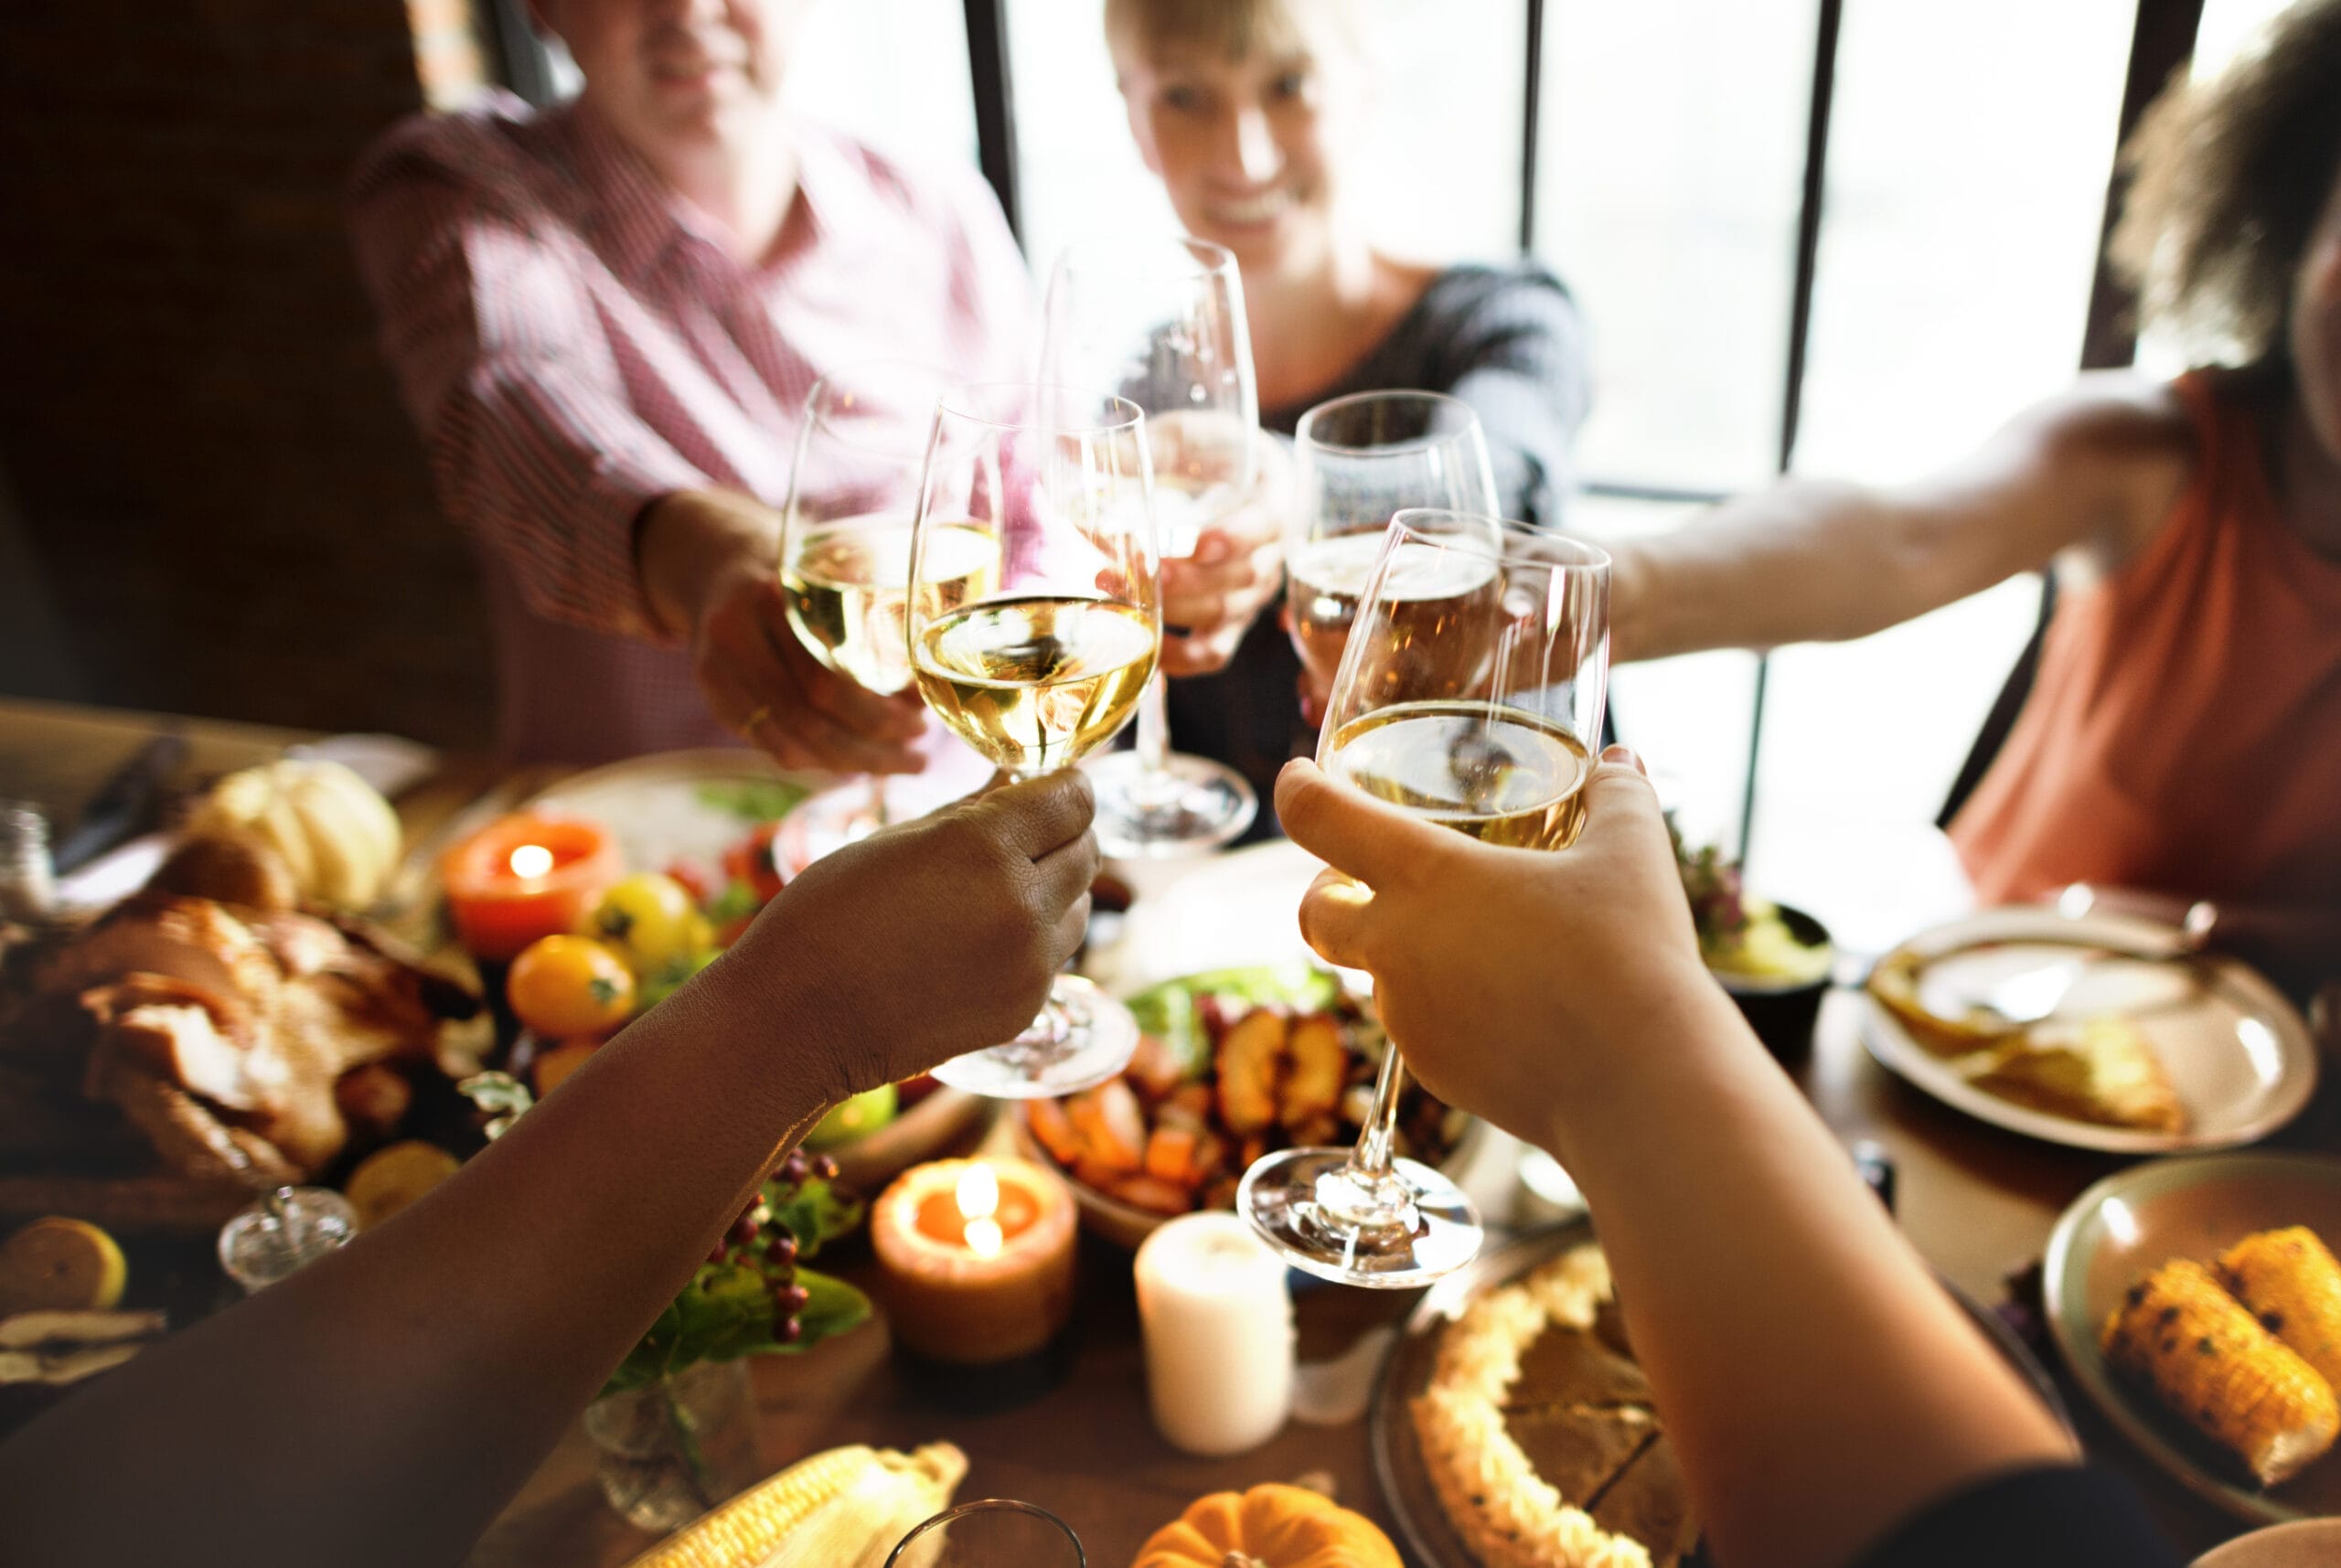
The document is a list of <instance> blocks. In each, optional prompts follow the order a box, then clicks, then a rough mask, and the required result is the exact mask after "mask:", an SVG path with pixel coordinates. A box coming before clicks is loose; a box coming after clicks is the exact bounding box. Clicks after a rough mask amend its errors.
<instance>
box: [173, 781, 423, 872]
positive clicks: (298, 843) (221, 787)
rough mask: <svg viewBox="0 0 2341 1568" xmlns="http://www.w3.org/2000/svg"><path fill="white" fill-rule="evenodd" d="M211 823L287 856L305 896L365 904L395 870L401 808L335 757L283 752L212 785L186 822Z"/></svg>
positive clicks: (197, 827) (196, 826) (196, 827)
mask: <svg viewBox="0 0 2341 1568" xmlns="http://www.w3.org/2000/svg"><path fill="white" fill-rule="evenodd" d="M214 824H219V825H225V826H229V827H241V828H243V829H245V830H246V831H248V832H251V833H254V834H257V835H259V836H260V837H262V838H264V839H266V840H267V841H268V843H269V846H270V847H271V848H273V849H275V851H276V852H277V853H278V854H280V855H282V856H283V857H284V863H285V864H286V865H287V866H289V867H291V868H292V870H293V880H294V884H295V885H296V886H297V887H299V888H300V890H301V891H302V893H303V894H304V895H305V897H309V898H314V899H317V900H321V901H324V902H326V903H329V904H337V905H339V906H340V907H342V908H344V909H353V910H357V909H364V908H365V907H366V906H367V905H369V904H370V903H372V902H373V901H375V900H376V899H377V898H379V897H380V896H381V893H382V891H383V889H384V888H385V887H386V886H387V885H388V884H389V882H390V875H391V873H392V872H393V871H395V870H396V869H398V863H399V854H400V851H401V848H402V839H401V834H400V831H399V818H398V813H396V812H394V811H392V810H391V809H390V802H389V801H387V800H384V799H383V798H382V797H381V796H380V795H378V794H377V793H375V790H374V786H373V785H371V784H368V783H367V782H366V781H365V780H364V779H361V778H359V777H358V775H357V774H356V773H351V772H350V771H349V770H348V769H347V768H346V767H344V766H342V765H341V764H340V763H334V762H327V761H325V760H324V759H322V758H310V757H284V758H281V759H279V760H278V761H276V762H273V763H263V764H262V765H261V766H259V767H256V768H246V769H244V770H243V771H242V772H241V773H230V774H229V775H228V776H227V777H226V778H223V779H221V780H220V781H219V783H218V784H214V785H213V786H212V788H211V794H210V795H209V797H208V798H207V799H206V800H205V801H204V803H203V804H202V805H200V806H199V807H198V808H197V810H196V814H195V817H194V820H193V821H192V822H190V823H189V824H188V827H189V828H190V829H191V830H192V831H194V832H197V833H200V832H202V831H203V830H204V829H205V828H206V827H210V826H212V825H214Z"/></svg>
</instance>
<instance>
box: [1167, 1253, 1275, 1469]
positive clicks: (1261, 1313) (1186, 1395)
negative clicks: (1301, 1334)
mask: <svg viewBox="0 0 2341 1568" xmlns="http://www.w3.org/2000/svg"><path fill="white" fill-rule="evenodd" d="M1135 1266H1136V1268H1137V1272H1138V1319H1139V1322H1140V1323H1141V1324H1142V1325H1143V1326H1144V1329H1145V1334H1146V1388H1147V1399H1148V1403H1149V1404H1150V1405H1151V1406H1152V1407H1153V1411H1154V1424H1155V1426H1156V1428H1157V1429H1158V1430H1160V1432H1161V1434H1162V1435H1163V1436H1164V1437H1165V1438H1167V1439H1169V1440H1170V1441H1171V1444H1172V1445H1175V1446H1177V1447H1181V1448H1184V1449H1186V1450H1187V1451H1188V1452H1189V1453H1191V1454H1240V1453H1242V1452H1243V1451H1244V1450H1245V1449H1246V1448H1256V1447H1257V1446H1259V1445H1261V1444H1263V1443H1265V1442H1267V1440H1268V1439H1269V1438H1271V1437H1273V1436H1275V1435H1276V1434H1277V1429H1278V1428H1279V1427H1281V1426H1283V1425H1284V1421H1285V1416H1286V1414H1287V1413H1288V1412H1289V1411H1290V1410H1291V1408H1292V1364H1293V1329H1292V1296H1291V1294H1290V1293H1289V1292H1288V1290H1287V1289H1286V1288H1285V1268H1284V1264H1283V1262H1282V1261H1281V1260H1279V1259H1278V1258H1277V1255H1276V1253H1273V1252H1271V1251H1269V1250H1268V1247H1267V1243H1264V1242H1262V1241H1261V1240H1260V1238H1259V1237H1257V1236H1256V1235H1254V1234H1253V1233H1252V1228H1251V1227H1250V1226H1249V1225H1247V1224H1246V1223H1245V1222H1244V1221H1242V1220H1240V1219H1238V1218H1237V1217H1236V1216H1235V1215H1233V1214H1226V1213H1216V1212H1207V1213H1200V1214H1182V1215H1181V1216H1180V1217H1179V1218H1177V1219H1175V1220H1172V1221H1170V1222H1169V1223H1168V1224H1165V1225H1163V1226H1161V1227H1160V1228H1159V1229H1157V1230H1156V1231H1155V1232H1154V1234H1152V1235H1150V1236H1149V1237H1147V1239H1146V1242H1145V1244H1144V1245H1142V1246H1140V1247H1139V1248H1138V1262H1137V1264H1136V1265H1135Z"/></svg>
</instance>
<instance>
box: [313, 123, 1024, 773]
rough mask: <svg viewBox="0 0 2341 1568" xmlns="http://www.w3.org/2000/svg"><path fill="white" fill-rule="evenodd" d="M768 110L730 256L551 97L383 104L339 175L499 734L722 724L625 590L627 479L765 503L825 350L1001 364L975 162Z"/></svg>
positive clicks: (597, 132)
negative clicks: (345, 183)
mask: <svg viewBox="0 0 2341 1568" xmlns="http://www.w3.org/2000/svg"><path fill="white" fill-rule="evenodd" d="M790 135H791V136H792V138H793V141H794V144H795V146H796V149H797V154H798V163H799V173H798V187H797V193H796V201H795V203H794V205H793V206H792V208H791V209H790V212H789V215H788V219H787V221H786V225H785V226H784V228H783V229H782V232H781V236H780V238H779V240H778V241H777V242H776V243H775V245H774V247H773V251H772V253H771V255H770V256H769V257H767V258H766V259H765V261H764V262H763V263H762V264H761V265H758V266H754V267H744V266H742V265H741V264H740V263H738V262H737V261H733V260H732V258H731V256H730V255H729V254H728V253H727V252H726V251H725V249H724V247H723V244H722V236H721V233H720V231H719V230H718V229H716V227H715V225H714V224H713V223H712V222H711V220H709V219H707V218H706V217H705V216H703V215H702V214H700V212H699V211H698V209H697V208H693V207H692V206H691V205H690V204H689V202H687V201H686V200H684V199H683V198H682V197H679V195H677V194H676V193H675V192H674V191H673V190H672V189H670V188H669V187H668V186H666V185H665V184H664V183H663V182H662V181H660V180H659V179H658V177H657V176H656V175H655V174H653V173H652V172H651V170H650V169H649V167H648V166H647V165H646V164H645V163H644V162H643V161H642V160H641V158H640V157H638V156H637V155H635V154H634V153H633V152H632V151H631V150H630V149H628V148H627V147H625V145H624V144H622V143H620V142H619V141H618V140H617V138H616V137H615V135H613V134H612V133H610V132H609V131H608V129H607V128H606V127H605V126H604V124H603V123H601V121H600V120H599V118H598V117H597V116H596V115H595V114H594V113H593V112H592V111H591V110H590V109H584V108H581V107H580V106H578V105H575V104H572V105H567V106H564V107H562V108H560V109H555V110H551V111H547V112H541V113H540V112H536V111H533V110H531V109H529V107H528V106H527V105H526V104H524V103H522V102H521V101H519V100H518V99H517V98H514V97H512V96H511V95H510V94H508V93H502V92H497V93H493V94H491V95H489V96H488V98H487V99H486V100H485V101H483V102H482V103H480V104H479V105H477V106H476V107H474V108H471V109H469V110H466V111H465V112H462V113H459V114H452V115H445V116H438V117H418V118H416V119H412V120H410V121H407V122H405V123H402V124H401V125H399V126H398V127H397V128H395V129H394V130H392V131H391V132H390V133H389V135H387V136H386V137H384V138H383V140H382V141H381V142H380V143H379V144H377V145H376V146H375V147H374V148H373V149H372V151H371V152H369V155H367V157H366V159H365V161H364V163H363V164H362V165H360V167H359V169H358V174H357V176H356V178H355V180H354V182H353V184H352V189H351V201H352V207H353V226H354V229H355V231H356V237H357V243H358V262H359V266H360V269H361V271H362V272H364V274H365V278H366V282H367V285H368V287H369V290H370V291H371V293H372V294H373V298H374V304H375V309H376V311H377V313H378V314H379V317H380V321H381V338H382V348H383V352H384V354H385V355H386V356H387V357H388V358H389V360H390V367H391V369H392V371H393V373H394V374H395V375H396V377H397V379H398V382H399V388H400V391H401V396H402V397H403V398H404V400H405V402H406V406H407V411H408V412H409V413H410V414H411V415H412V417H413V419H414V421H415V424H416V426H417V428H418V429H419V430H421V431H422V435H423V438H424V440H425V442H426V443H427V445H428V447H429V450H430V455H431V463H432V468H433V475H434V477H435V479H436V481H437V485H438V489H439V496H440V503H441V505H442V506H443V507H444V508H445V509H446V511H447V512H448V514H449V515H450V516H451V517H454V519H455V520H456V521H457V522H458V523H459V524H461V525H463V526H464V527H465V528H466V529H467V530H469V532H470V534H471V536H472V538H473V539H474V541H475V543H476V547H477V550H478V554H479V557H480V560H481V563H482V571H483V576H484V577H485V579H486V590H487V598H488V607H489V612H490V614H491V615H492V617H493V618H494V623H495V628H494V629H495V633H496V638H497V666H498V672H497V678H498V687H499V692H498V695H499V698H500V705H501V711H502V721H501V732H502V741H503V745H504V748H505V750H506V752H508V754H510V755H511V756H513V757H515V758H517V759H521V760H551V761H564V762H598V761H604V760H607V759H610V758H615V757H622V756H630V755H635V754H638V753H640V752H650V751H663V750H667V749H669V748H673V747H680V746H693V745H709V744H715V743H720V742H723V741H728V740H729V737H728V736H727V735H726V734H725V732H724V731H722V729H721V728H719V727H718V726H717V725H716V724H715V722H714V720H712V719H711V717H710V716H709V714H708V713H707V710H706V708H705V705H704V704H703V702H702V701H701V700H700V695H699V690H698V688H697V686H696V685H695V684H694V683H693V682H692V680H691V677H690V671H689V659H688V656H687V653H686V651H685V650H684V649H682V648H680V647H679V646H677V645H675V644H674V640H673V639H671V638H668V637H665V636H663V635H661V634H660V633H659V631H658V629H657V626H656V624H654V622H653V620H652V618H651V613H650V609H649V605H648V603H647V601H646V600H645V598H644V595H643V590H642V584H641V581H640V578H639V577H638V575H637V574H636V569H635V558H634V542H635V541H634V534H635V523H636V518H637V517H639V516H640V515H641V513H642V511H643V509H644V508H645V507H647V506H648V505H649V503H651V502H652V501H654V500H656V499H657V498H658V497H660V496H665V495H668V494H671V493H672V492H674V491H677V490H689V489H705V488H724V489H732V490H738V491H743V492H745V493H747V494H749V495H752V496H758V497H760V498H761V499H763V500H764V501H765V502H766V503H768V504H770V505H773V506H778V505H780V504H781V503H782V502H783V500H784V499H785V498H786V493H787V487H788V464H789V461H790V456H791V453H792V448H793V443H794V441H795V439H796V428H797V425H798V422H799V420H800V416H801V412H802V410H803V406H804V401H805V396H806V393H807V391H809V390H810V389H811V388H812V385H813V383H814V381H815V380H817V379H819V377H821V376H822V375H823V374H824V373H826V372H827V371H829V370H831V369H834V368H838V367H839V366H842V365H845V364H848V363H850V362H852V361H855V360H861V359H872V358H896V359H916V360H924V361H926V362H928V363H931V364H935V365H939V366H941V367H943V368H946V369H948V370H950V371H952V372H953V373H954V374H957V375H960V376H964V377H965V378H966V379H970V380H979V379H999V378H1007V377H1014V376H1017V375H1019V374H1021V373H1022V371H1023V368H1024V367H1023V358H1024V355H1025V352H1026V345H1027V341H1028V338H1029V332H1030V325H1031V313H1032V299H1031V290H1032V283H1031V277H1030V274H1029V273H1028V272H1026V271H1025V267H1024V262H1023V259H1022V257H1021V255H1020V254H1019V253H1018V251H1017V249H1016V244H1015V241H1014V240H1013V239H1012V238H1011V237H1010V234H1009V232H1008V229H1007V225H1006V224H1005V223H1003V222H1002V221H1001V219H1000V215H999V207H998V206H997V205H996V204H995V203H994V201H993V199H992V197H991V193H990V190H989V187H986V186H985V185H984V184H983V183H982V181H981V179H980V178H979V177H978V176H977V175H976V173H975V171H974V170H973V169H970V168H965V167H948V168H942V167H938V168H918V169H914V168H912V167H910V166H908V165H903V164H902V163H898V162H895V161H893V160H892V159H889V158H885V157H882V156H881V155H878V154H876V153H874V152H871V150H869V149H868V148H866V147H864V146H861V144H857V143H854V142H851V141H849V140H847V139H845V138H843V137H841V136H839V135H837V134H835V133H830V132H827V131H823V130H819V129H817V128H815V127H812V126H809V125H804V124H801V123H800V124H796V125H793V126H792V127H791V128H790Z"/></svg>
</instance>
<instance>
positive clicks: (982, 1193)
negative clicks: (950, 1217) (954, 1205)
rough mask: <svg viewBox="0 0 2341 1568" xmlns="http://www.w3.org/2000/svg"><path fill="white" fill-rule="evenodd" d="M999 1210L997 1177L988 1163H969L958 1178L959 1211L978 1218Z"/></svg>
mask: <svg viewBox="0 0 2341 1568" xmlns="http://www.w3.org/2000/svg"><path fill="white" fill-rule="evenodd" d="M959 1212H960V1213H962V1214H964V1215H966V1216H967V1218H968V1219H970V1220H980V1219H983V1218H985V1217H986V1216H987V1215H990V1214H995V1213H997V1212H999V1177H998V1176H996V1175H994V1174H993V1173H992V1168H991V1167H989V1166H988V1165H971V1166H969V1167H968V1168H967V1173H966V1174H965V1175H963V1176H961V1177H960V1178H959Z"/></svg>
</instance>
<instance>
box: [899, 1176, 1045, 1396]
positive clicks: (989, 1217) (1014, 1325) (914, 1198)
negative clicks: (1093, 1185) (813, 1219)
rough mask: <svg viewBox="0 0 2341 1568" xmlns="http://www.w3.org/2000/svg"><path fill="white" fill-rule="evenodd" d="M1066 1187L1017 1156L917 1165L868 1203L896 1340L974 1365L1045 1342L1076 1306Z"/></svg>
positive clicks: (1023, 1353)
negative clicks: (870, 1206) (877, 1198)
mask: <svg viewBox="0 0 2341 1568" xmlns="http://www.w3.org/2000/svg"><path fill="white" fill-rule="evenodd" d="M1074 1219H1075V1215H1074V1205H1073V1195H1072V1193H1070V1192H1069V1191H1067V1190H1066V1189H1065V1185H1064V1182H1062V1181H1060V1180H1058V1179H1056V1178H1055V1177H1054V1176H1052V1175H1051V1174H1049V1173H1048V1172H1047V1171H1045V1170H1042V1168H1040V1167H1038V1166H1036V1165H1032V1164H1030V1163H1029V1162H1027V1161H1024V1160H1021V1159H946V1160H937V1161H935V1163H934V1164H932V1165H920V1166H914V1167H912V1168H910V1169H908V1170H906V1171H904V1172H903V1174H902V1175H901V1176H899V1177H897V1178H895V1179H894V1184H893V1186H891V1187H889V1188H887V1189H886V1190H885V1192H884V1193H883V1194H882V1196H881V1197H880V1198H879V1200H878V1201H877V1203H876V1204H875V1205H874V1206H873V1207H872V1208H871V1211H870V1243H871V1248H872V1249H873V1250H874V1251H875V1252H876V1253H877V1254H878V1267H879V1273H880V1275H881V1288H880V1293H879V1294H880V1297H881V1299H882V1302H883V1304H884V1306H885V1309H886V1322H887V1326H888V1327H889V1328H891V1329H892V1331H893V1336H894V1339H895V1340H896V1341H897V1342H898V1343H900V1344H902V1345H903V1346H905V1347H906V1348H908V1349H913V1350H915V1351H917V1352H919V1353H920V1354H921V1355H924V1356H926V1357H928V1358H930V1359H931V1360H938V1361H952V1362H957V1363H959V1364H961V1365H965V1366H981V1365H986V1364H989V1363H990V1362H994V1361H1006V1360H1014V1359H1015V1358H1016V1357H1019V1356H1026V1355H1030V1354H1032V1352H1033V1351H1035V1350H1038V1349H1041V1348H1042V1346H1043V1345H1046V1344H1047V1343H1048V1342H1049V1341H1050V1340H1051V1339H1053V1338H1055V1336H1056V1333H1057V1330H1059V1329H1060V1328H1064V1325H1065V1321H1066V1319H1067V1318H1069V1317H1072V1315H1073V1244H1074V1230H1075V1225H1074Z"/></svg>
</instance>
